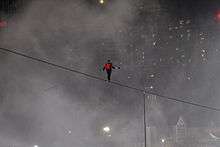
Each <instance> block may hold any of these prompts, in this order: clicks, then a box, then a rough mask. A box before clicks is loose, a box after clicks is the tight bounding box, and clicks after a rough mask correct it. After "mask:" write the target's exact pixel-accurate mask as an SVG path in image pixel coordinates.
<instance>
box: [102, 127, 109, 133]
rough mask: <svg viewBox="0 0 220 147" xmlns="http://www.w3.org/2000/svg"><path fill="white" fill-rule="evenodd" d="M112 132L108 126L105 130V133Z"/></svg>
mask: <svg viewBox="0 0 220 147" xmlns="http://www.w3.org/2000/svg"><path fill="white" fill-rule="evenodd" d="M110 130H111V129H110V127H108V126H107V127H104V128H103V131H104V132H106V133H109V132H110Z"/></svg>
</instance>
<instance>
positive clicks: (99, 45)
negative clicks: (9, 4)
mask: <svg viewBox="0 0 220 147" xmlns="http://www.w3.org/2000/svg"><path fill="white" fill-rule="evenodd" d="M17 4H18V3H17ZM1 7H2V6H1ZM218 9H220V3H218V2H217V1H211V2H210V1H208V0H207V1H205V0H203V1H189V0H185V1H179V0H176V1H174V0H172V1H171V0H170V1H168V0H158V1H157V0H148V1H146V0H135V1H133V0H120V1H117V0H108V1H107V2H106V3H104V5H102V4H100V3H99V2H98V1H95V0H93V1H92V0H83V1H80V0H72V1H69V0H64V1H62V2H61V1H58V0H56V1H49V0H39V1H34V0H33V1H29V2H28V3H27V2H25V1H24V3H23V4H22V5H19V4H18V7H17V9H16V10H15V11H13V12H15V13H13V14H11V15H8V12H9V11H8V9H4V13H1V14H2V17H3V18H4V19H6V20H7V21H8V27H7V28H0V29H1V30H0V42H1V45H0V46H1V47H5V48H9V49H10V48H11V49H16V50H17V51H19V52H22V53H25V54H28V55H31V56H34V57H38V58H42V59H46V60H49V61H51V62H54V63H57V64H61V65H64V66H67V67H70V68H73V69H76V70H79V71H82V72H86V73H90V74H93V75H97V76H100V77H105V73H103V72H102V71H101V68H102V65H103V64H104V63H105V62H106V60H107V59H109V58H110V59H111V60H112V61H113V63H114V64H115V65H118V66H120V67H121V69H120V70H116V71H114V72H113V75H112V79H113V80H114V81H120V82H121V83H123V84H126V85H131V86H134V87H138V88H145V89H146V90H149V91H152V92H156V93H158V94H163V95H166V96H171V97H176V98H178V99H181V100H187V101H193V102H196V103H200V104H204V105H209V106H213V107H219V103H220V102H219V94H220V93H219V83H220V80H219V72H220V70H219V69H220V68H219V65H220V64H219V56H220V49H219V46H220V44H219V35H220V27H219V25H220V24H219V22H218V21H216V20H215V14H216V12H217V11H218ZM0 61H1V62H0V68H1V70H0V77H1V78H0V88H1V93H0V96H1V109H0V112H1V113H0V126H1V128H0V130H2V131H1V133H0V146H6V145H8V144H16V145H17V146H18V147H20V146H25V147H26V146H27V147H29V146H34V144H38V145H39V147H41V146H47V147H50V146H51V147H52V146H53V147H54V146H55V147H60V146H64V147H65V146H67V147H68V146H70V145H72V146H80V147H83V146H88V144H89V145H90V146H92V147H93V146H94V147H95V146H97V145H100V146H102V145H104V144H105V145H106V146H107V147H108V146H109V147H110V146H111V147H114V146H128V147H129V146H134V144H132V143H131V142H133V143H136V144H140V143H141V142H143V118H142V117H143V94H142V93H137V92H135V91H132V90H128V89H126V88H122V87H115V86H113V85H111V84H106V83H103V82H100V81H96V80H93V79H89V78H86V77H81V76H80V75H75V74H72V73H67V72H65V71H61V70H58V69H56V68H52V67H49V66H47V65H43V64H40V63H37V62H33V61H30V60H28V59H24V58H22V57H18V56H14V55H9V54H5V53H1V54H0ZM147 106H148V109H147V117H148V123H149V125H150V126H152V127H153V126H156V127H158V128H159V131H160V132H161V135H167V132H168V130H167V128H169V126H172V125H175V123H176V121H177V120H178V118H179V116H183V118H184V119H185V121H186V122H187V124H188V126H194V127H201V126H209V124H210V123H212V122H214V123H215V124H218V123H219V113H216V112H212V111H207V110H203V109H201V108H197V107H194V106H189V105H183V104H180V103H176V102H172V101H167V100H163V99H162V98H160V97H156V99H155V98H154V97H151V98H149V99H147ZM105 126H110V128H111V132H110V134H108V133H103V131H102V128H103V127H105ZM109 135H111V136H109ZM1 143H2V144H1Z"/></svg>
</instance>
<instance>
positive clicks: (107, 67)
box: [103, 60, 120, 82]
mask: <svg viewBox="0 0 220 147" xmlns="http://www.w3.org/2000/svg"><path fill="white" fill-rule="evenodd" d="M112 69H120V67H115V66H113V65H112V63H111V60H108V62H107V63H105V65H104V67H103V71H105V70H106V73H107V79H108V82H110V81H111V74H112Z"/></svg>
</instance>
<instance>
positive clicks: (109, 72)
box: [106, 70, 112, 81]
mask: <svg viewBox="0 0 220 147" xmlns="http://www.w3.org/2000/svg"><path fill="white" fill-rule="evenodd" d="M106 72H107V78H108V81H110V80H111V74H112V70H106Z"/></svg>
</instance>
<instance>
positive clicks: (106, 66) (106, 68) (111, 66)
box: [103, 63, 115, 70]
mask: <svg viewBox="0 0 220 147" xmlns="http://www.w3.org/2000/svg"><path fill="white" fill-rule="evenodd" d="M112 68H113V69H115V67H114V66H113V65H112V63H106V64H105V65H104V67H103V70H112Z"/></svg>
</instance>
